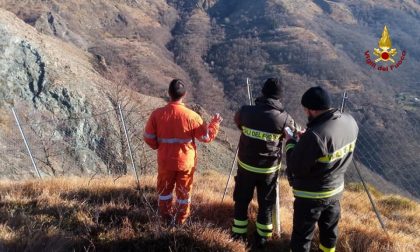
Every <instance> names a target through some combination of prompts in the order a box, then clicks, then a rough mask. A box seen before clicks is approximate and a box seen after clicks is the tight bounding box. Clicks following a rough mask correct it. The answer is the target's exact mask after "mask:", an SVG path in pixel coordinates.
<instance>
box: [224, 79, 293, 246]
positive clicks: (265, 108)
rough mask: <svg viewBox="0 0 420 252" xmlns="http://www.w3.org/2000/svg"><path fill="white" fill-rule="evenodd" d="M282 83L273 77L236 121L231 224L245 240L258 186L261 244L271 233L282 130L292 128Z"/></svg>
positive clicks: (236, 116) (257, 225)
mask: <svg viewBox="0 0 420 252" xmlns="http://www.w3.org/2000/svg"><path fill="white" fill-rule="evenodd" d="M282 93H283V84H282V83H281V81H280V80H279V79H276V78H270V79H268V80H267V81H266V82H265V83H264V86H263V89H262V94H263V96H261V97H259V98H257V99H256V100H255V105H254V106H243V107H242V108H241V109H240V110H239V111H238V112H237V113H236V114H235V123H236V125H237V126H238V128H239V129H240V130H241V131H242V134H241V137H240V141H239V153H238V172H237V175H236V177H235V189H234V193H233V200H234V201H235V210H234V220H233V226H232V232H233V237H234V238H235V239H242V240H244V241H245V240H246V236H247V228H248V216H247V213H248V205H249V203H250V201H251V200H252V197H253V195H254V189H255V188H257V198H258V208H259V209H258V216H257V223H256V228H257V231H256V234H255V241H256V245H257V246H258V247H262V246H264V245H265V243H266V242H267V239H268V238H269V237H271V236H272V232H273V225H272V220H271V218H272V210H273V205H274V203H275V200H276V197H277V195H276V186H277V177H278V173H279V169H280V163H281V155H282V153H281V152H282V140H283V139H284V137H283V130H284V128H285V127H293V124H294V121H293V119H292V117H291V116H290V115H289V114H288V113H287V112H286V111H284V107H283V105H282V103H281V102H280V98H281V97H282Z"/></svg>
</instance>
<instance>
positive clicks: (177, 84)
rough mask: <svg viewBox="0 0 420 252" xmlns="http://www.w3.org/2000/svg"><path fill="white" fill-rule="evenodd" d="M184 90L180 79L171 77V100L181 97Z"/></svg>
mask: <svg viewBox="0 0 420 252" xmlns="http://www.w3.org/2000/svg"><path fill="white" fill-rule="evenodd" d="M186 92H187V90H186V89H185V85H184V83H183V82H182V80H179V79H173V80H172V81H171V83H170V84H169V96H170V97H171V99H172V100H173V101H177V100H179V99H181V98H182V97H183V96H184V95H185V93H186Z"/></svg>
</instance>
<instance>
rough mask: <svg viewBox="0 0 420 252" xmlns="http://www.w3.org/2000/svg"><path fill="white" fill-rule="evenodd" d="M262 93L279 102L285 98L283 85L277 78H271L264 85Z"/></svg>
mask: <svg viewBox="0 0 420 252" xmlns="http://www.w3.org/2000/svg"><path fill="white" fill-rule="evenodd" d="M262 93H263V95H264V96H265V97H268V98H274V99H277V100H279V99H280V98H282V96H283V83H282V82H281V81H280V80H279V79H277V78H269V79H267V80H266V81H265V83H264V87H263V88H262Z"/></svg>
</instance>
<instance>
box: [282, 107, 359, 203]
mask: <svg viewBox="0 0 420 252" xmlns="http://www.w3.org/2000/svg"><path fill="white" fill-rule="evenodd" d="M307 126H308V128H307V130H306V132H305V133H304V134H303V135H302V137H301V139H300V140H299V142H296V140H294V139H290V140H289V141H287V143H286V148H285V149H286V160H287V175H288V177H289V180H291V183H292V186H293V189H294V190H293V192H294V195H295V197H300V198H316V199H317V198H318V199H319V198H329V197H332V196H334V195H338V197H339V196H340V195H341V194H340V193H341V192H342V191H343V189H344V173H345V172H346V170H347V167H348V166H349V164H350V162H351V159H352V158H353V151H354V148H355V144H356V139H357V135H358V132H359V128H358V126H357V124H356V121H355V120H354V118H353V117H352V116H351V115H349V114H346V113H344V114H342V113H341V112H339V111H337V110H336V109H331V110H329V111H327V112H325V113H324V114H322V115H320V116H318V117H316V118H315V119H313V120H312V121H311V122H309V123H308V125H307Z"/></svg>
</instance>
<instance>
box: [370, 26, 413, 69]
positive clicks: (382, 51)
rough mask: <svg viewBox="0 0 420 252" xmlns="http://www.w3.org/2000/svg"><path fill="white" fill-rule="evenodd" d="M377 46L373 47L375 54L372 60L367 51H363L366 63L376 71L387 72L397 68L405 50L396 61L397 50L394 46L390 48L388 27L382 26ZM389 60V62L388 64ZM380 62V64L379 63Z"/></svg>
mask: <svg viewBox="0 0 420 252" xmlns="http://www.w3.org/2000/svg"><path fill="white" fill-rule="evenodd" d="M378 47H379V48H374V49H373V54H374V55H376V56H377V58H376V59H374V60H372V58H371V56H370V53H369V51H366V52H365V58H366V64H368V65H369V66H371V67H372V68H375V69H377V70H378V71H384V72H389V71H393V70H395V69H397V68H398V67H399V66H400V65H401V64H402V63H403V61H404V59H405V55H406V52H405V50H404V51H402V53H401V57H400V58H399V60H398V61H397V62H396V59H395V58H394V57H396V56H397V54H398V52H397V49H396V48H392V41H391V36H390V35H389V32H388V28H387V27H386V25H385V27H384V30H383V32H382V37H381V38H380V39H379V42H378ZM389 62H390V63H391V64H389ZM379 63H381V64H379Z"/></svg>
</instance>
